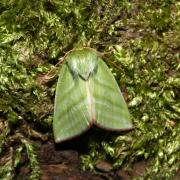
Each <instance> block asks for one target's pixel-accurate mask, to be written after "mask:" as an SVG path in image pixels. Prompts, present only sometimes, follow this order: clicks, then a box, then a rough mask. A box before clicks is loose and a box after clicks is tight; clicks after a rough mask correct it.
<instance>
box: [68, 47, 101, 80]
mask: <svg viewBox="0 0 180 180" xmlns="http://www.w3.org/2000/svg"><path fill="white" fill-rule="evenodd" d="M66 60H67V61H66V63H67V66H68V67H69V70H70V71H71V73H72V75H73V76H74V77H77V76H80V77H81V78H82V79H83V80H85V81H86V80H88V79H89V77H90V75H91V74H94V73H95V72H96V70H97V66H98V61H99V57H98V54H97V53H96V51H94V50H91V51H90V50H89V49H88V50H87V52H86V51H85V49H83V50H74V51H71V52H70V53H69V54H68V55H67V57H66Z"/></svg>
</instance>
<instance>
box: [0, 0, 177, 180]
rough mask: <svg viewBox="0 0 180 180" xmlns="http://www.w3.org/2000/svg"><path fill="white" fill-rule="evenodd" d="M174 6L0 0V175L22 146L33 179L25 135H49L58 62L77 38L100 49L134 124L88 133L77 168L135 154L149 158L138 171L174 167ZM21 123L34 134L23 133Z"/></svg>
mask: <svg viewBox="0 0 180 180" xmlns="http://www.w3.org/2000/svg"><path fill="white" fill-rule="evenodd" d="M179 10H180V4H179V2H178V1H177V0H166V1H164V0H158V1H155V0H151V1H140V0H139V1H131V2H130V1H128V0H123V1H108V0H102V1H90V0H88V1H77V0H76V1H68V0H65V1H56V0H51V1H48V0H41V1H26V0H21V1H18V0H13V1H5V0H2V1H1V2H0V96H1V101H0V132H1V134H0V140H1V141H0V156H1V157H2V156H3V155H4V153H5V152H9V153H7V156H4V157H6V158H5V159H6V160H5V159H4V160H3V161H2V160H1V170H0V176H2V177H5V178H7V179H8V178H12V177H13V175H14V172H15V169H16V167H17V165H18V164H19V163H18V162H19V160H18V158H19V159H20V157H21V154H22V153H23V152H24V151H26V152H27V154H28V155H29V159H30V167H31V168H32V177H35V178H36V179H37V178H38V176H39V173H38V163H37V162H36V160H35V159H36V155H35V150H34V148H33V146H34V145H33V144H31V143H30V139H31V138H32V137H34V136H35V137H36V138H40V139H43V138H42V137H43V136H44V135H47V136H49V138H52V135H51V134H52V130H51V122H52V113H53V99H54V89H55V85H56V77H57V76H58V68H59V67H58V66H61V65H60V63H59V61H61V58H62V57H63V55H64V54H65V53H66V52H67V51H69V50H71V49H72V48H73V47H77V46H82V45H84V46H91V47H93V48H96V49H97V50H99V51H100V52H103V53H105V60H106V62H107V64H108V65H109V66H110V68H112V70H113V72H114V74H115V76H116V79H117V81H118V83H119V85H120V87H121V89H122V90H123V95H124V97H125V99H126V101H127V103H128V105H129V109H130V112H131V115H132V119H133V122H134V126H135V128H134V130H133V131H131V132H127V133H124V134H121V135H111V137H110V138H108V139H103V140H98V139H96V138H95V139H93V140H91V141H90V144H89V148H90V151H89V154H87V155H85V156H83V159H82V162H83V168H84V169H94V165H95V163H96V162H97V161H98V159H109V160H110V162H111V163H112V164H113V166H114V168H120V167H126V166H127V167H129V166H130V165H131V164H133V163H134V162H135V161H137V160H138V159H139V158H143V159H147V160H149V161H150V162H151V165H150V167H149V169H148V170H147V172H145V173H144V175H143V176H144V177H152V176H153V177H157V178H158V177H162V176H163V177H162V178H167V179H168V178H170V177H173V176H174V174H175V173H176V172H177V170H178V169H179V168H180V165H179V163H178V162H179V161H180V159H179V157H180V153H179V152H180V142H179V139H180V133H179V130H180V124H179V119H180V118H179V109H180V107H179V100H178V99H179V93H178V92H179V88H180V84H179V76H178V73H177V72H178V71H179V39H180V35H179V30H180V29H179V28H180V22H179V21H178V19H179V18H180V14H179ZM42 107H43V108H42ZM44 109H46V111H44ZM25 126H26V127H27V126H28V127H30V129H33V130H34V131H35V132H36V131H37V133H40V134H42V136H41V135H37V133H32V131H28V132H29V133H27V132H26V131H25V130H24V127H25ZM34 131H33V132H34ZM45 132H48V133H45ZM17 133H18V134H20V135H19V136H17ZM35 134H36V135H35ZM21 139H24V140H25V141H26V143H27V145H24V144H26V143H25V142H24V141H23V140H21ZM12 142H13V143H12ZM14 144H16V145H14ZM28 144H29V145H28ZM12 155H15V157H16V161H14V160H13V159H12ZM7 162H8V163H7ZM34 162H35V163H34ZM5 164H6V167H7V168H6V169H5V170H6V171H8V173H7V172H6V173H4V170H3V166H4V165H5ZM36 170H37V171H36Z"/></svg>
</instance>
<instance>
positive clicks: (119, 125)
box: [53, 48, 132, 142]
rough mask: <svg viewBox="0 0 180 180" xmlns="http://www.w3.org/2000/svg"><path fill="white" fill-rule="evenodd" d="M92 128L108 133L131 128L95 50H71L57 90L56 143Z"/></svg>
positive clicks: (113, 83)
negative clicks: (95, 127) (93, 126)
mask: <svg viewBox="0 0 180 180" xmlns="http://www.w3.org/2000/svg"><path fill="white" fill-rule="evenodd" d="M92 125H96V126H98V127H100V128H103V129H107V130H116V131H117V130H118V131H119V130H127V129H131V128H132V122H131V119H130V114H129V111H128V108H127V105H126V103H125V100H124V98H123V96H122V94H121V91H120V89H119V86H118V84H117V82H116V80H115V78H114V76H113V74H112V72H111V71H110V69H109V68H108V66H107V65H106V64H105V62H104V61H103V60H102V59H101V56H100V54H99V53H98V52H96V51H95V50H94V49H90V48H81V49H76V50H72V51H70V52H69V53H67V55H66V56H65V62H64V63H63V65H62V67H61V70H60V74H59V79H58V83H57V87H56V94H55V106H54V118H53V133H54V139H55V142H62V141H66V140H69V139H71V138H73V137H75V136H77V135H80V134H82V133H83V132H84V131H86V130H88V129H89V128H90V127H92Z"/></svg>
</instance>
